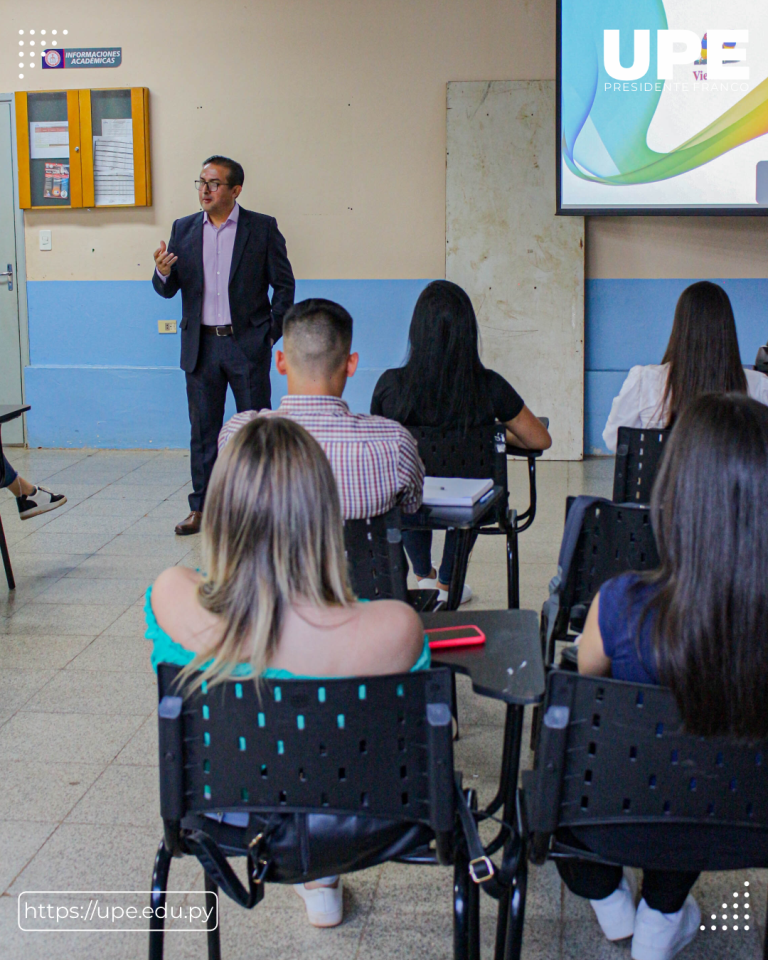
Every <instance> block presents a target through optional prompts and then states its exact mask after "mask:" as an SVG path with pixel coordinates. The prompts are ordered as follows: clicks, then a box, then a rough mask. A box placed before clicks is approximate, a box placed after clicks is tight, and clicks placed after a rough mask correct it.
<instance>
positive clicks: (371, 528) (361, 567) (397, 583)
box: [344, 508, 408, 602]
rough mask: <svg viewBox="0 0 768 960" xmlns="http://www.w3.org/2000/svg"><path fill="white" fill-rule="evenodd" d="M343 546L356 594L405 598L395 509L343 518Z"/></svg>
mask: <svg viewBox="0 0 768 960" xmlns="http://www.w3.org/2000/svg"><path fill="white" fill-rule="evenodd" d="M344 547H345V551H346V555H347V566H348V569H349V577H350V581H351V583H352V589H353V590H354V591H355V594H356V596H358V597H360V598H361V599H363V600H403V601H406V602H407V599H408V581H407V576H408V566H407V563H406V560H405V552H404V551H403V542H402V535H401V532H400V511H399V509H397V508H395V509H394V510H390V511H389V512H388V513H382V514H379V516H376V517H367V518H365V519H363V520H345V521H344Z"/></svg>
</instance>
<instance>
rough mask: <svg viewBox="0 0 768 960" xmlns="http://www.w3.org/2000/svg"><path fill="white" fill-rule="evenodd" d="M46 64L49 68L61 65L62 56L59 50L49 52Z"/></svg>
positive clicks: (46, 56)
mask: <svg viewBox="0 0 768 960" xmlns="http://www.w3.org/2000/svg"><path fill="white" fill-rule="evenodd" d="M45 62H46V63H47V64H48V66H49V67H58V65H59V64H60V63H61V54H60V53H59V51H58V50H47V51H46V54H45Z"/></svg>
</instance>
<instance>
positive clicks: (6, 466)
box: [0, 454, 18, 490]
mask: <svg viewBox="0 0 768 960" xmlns="http://www.w3.org/2000/svg"><path fill="white" fill-rule="evenodd" d="M16 477H18V473H16V471H15V470H14V469H13V467H12V466H11V465H10V463H9V462H8V458H7V457H6V456H5V454H3V472H2V473H0V490H2V489H3V488H4V487H10V485H11V484H12V483H13V481H14V480H15V479H16Z"/></svg>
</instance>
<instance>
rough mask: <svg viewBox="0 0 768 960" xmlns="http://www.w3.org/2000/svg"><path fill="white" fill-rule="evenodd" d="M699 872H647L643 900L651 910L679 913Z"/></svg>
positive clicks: (645, 873) (644, 876) (645, 872)
mask: <svg viewBox="0 0 768 960" xmlns="http://www.w3.org/2000/svg"><path fill="white" fill-rule="evenodd" d="M698 876H699V874H698V872H691V871H685V870H645V871H644V872H643V900H645V902H646V903H647V904H648V906H649V907H650V908H651V910H658V911H659V912H660V913H677V911H678V910H680V909H681V908H682V906H683V904H684V903H685V900H686V898H687V896H688V894H689V893H690V892H691V887H692V886H693V885H694V883H696V880H697V879H698Z"/></svg>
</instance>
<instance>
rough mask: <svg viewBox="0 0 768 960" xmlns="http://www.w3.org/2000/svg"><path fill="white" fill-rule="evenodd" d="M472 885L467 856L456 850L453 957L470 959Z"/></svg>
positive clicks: (455, 958)
mask: <svg viewBox="0 0 768 960" xmlns="http://www.w3.org/2000/svg"><path fill="white" fill-rule="evenodd" d="M471 886H474V884H473V883H472V881H471V880H470V877H469V858H468V857H467V855H466V852H465V851H464V850H460V851H457V853H456V861H455V863H454V865H453V958H454V960H470V958H471V955H470V942H471V929H470V928H471V920H470V917H471V914H472V904H471V893H470V890H469V888H470V887H471Z"/></svg>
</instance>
